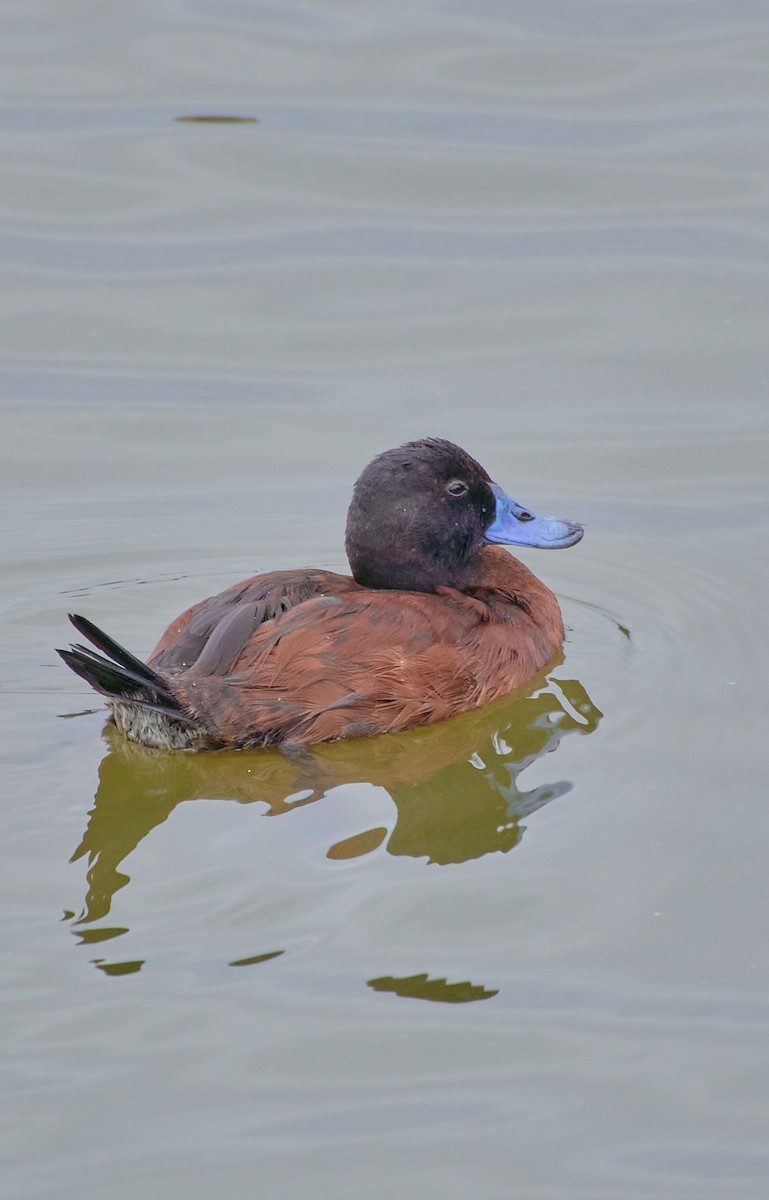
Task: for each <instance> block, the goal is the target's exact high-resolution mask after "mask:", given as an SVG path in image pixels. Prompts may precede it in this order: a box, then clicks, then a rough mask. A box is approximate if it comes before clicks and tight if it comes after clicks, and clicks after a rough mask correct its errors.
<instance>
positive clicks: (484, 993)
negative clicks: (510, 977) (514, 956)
mask: <svg viewBox="0 0 769 1200" xmlns="http://www.w3.org/2000/svg"><path fill="white" fill-rule="evenodd" d="M368 986H369V987H370V988H373V989H374V991H375V992H394V993H395V995H396V996H405V997H407V998H409V999H411V1000H437V1001H439V1002H440V1003H442V1004H469V1003H470V1002H471V1001H473V1000H490V999H491V997H492V996H496V995H498V994H499V993H498V991H497V990H495V989H494V988H484V987H481V985H480V984H476V983H468V982H464V983H447V982H446V980H445V979H428V977H427V975H406V976H404V977H403V979H396V978H395V977H394V976H392V975H383V976H382V978H381V979H369V981H368Z"/></svg>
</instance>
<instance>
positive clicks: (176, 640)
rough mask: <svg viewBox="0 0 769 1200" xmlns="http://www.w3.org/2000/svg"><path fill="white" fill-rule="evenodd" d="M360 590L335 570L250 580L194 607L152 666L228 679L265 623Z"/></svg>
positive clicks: (171, 629)
mask: <svg viewBox="0 0 769 1200" xmlns="http://www.w3.org/2000/svg"><path fill="white" fill-rule="evenodd" d="M356 590H358V585H357V584H356V583H355V581H354V580H353V579H352V578H351V577H350V576H349V575H337V574H335V573H334V572H333V571H319V570H305V571H270V572H269V573H268V574H265V575H255V576H253V578H251V579H244V580H243V581H242V582H241V583H236V584H234V585H233V587H230V588H227V589H226V590H225V591H223V592H219V593H218V594H217V595H215V596H209V597H208V599H207V600H201V601H200V602H199V603H198V604H194V605H193V606H192V608H188V609H187V610H186V612H183V613H182V614H181V615H180V616H179V617H177V618H176V620H175V621H172V622H171V624H170V625H169V626H168V628H167V629H166V631H165V633H164V634H163V636H162V637H161V639H160V641H159V642H158V644H157V646H156V647H155V649H154V650H153V651H152V654H151V655H150V656H149V659H148V662H149V663H150V664H151V665H152V666H153V667H154V668H157V669H160V670H162V671H168V672H171V673H176V672H179V671H185V670H189V669H190V668H193V667H194V668H195V671H196V673H202V674H205V675H212V674H214V675H225V674H227V672H228V671H229V670H230V668H231V667H232V666H233V664H234V663H235V662H236V661H237V659H238V658H239V657H240V655H241V654H242V652H243V650H244V648H245V647H246V645H247V644H248V642H249V641H250V639H251V638H252V636H253V635H254V633H255V632H256V630H257V629H258V628H259V626H260V625H262V624H264V622H265V621H273V620H275V619H277V618H280V617H281V616H282V615H283V614H284V613H287V612H289V611H290V610H291V609H293V608H296V607H297V605H300V604H303V603H304V602H305V601H307V600H312V599H314V598H316V597H319V596H344V595H347V594H349V593H350V592H353V591H356Z"/></svg>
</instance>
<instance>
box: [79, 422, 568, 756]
mask: <svg viewBox="0 0 769 1200" xmlns="http://www.w3.org/2000/svg"><path fill="white" fill-rule="evenodd" d="M582 533H583V531H582V527H581V526H580V525H577V524H576V523H575V522H572V521H559V520H557V519H556V518H554V517H541V516H535V514H534V513H532V512H530V511H529V510H528V509H525V508H523V507H522V506H521V505H520V504H518V503H517V502H516V501H515V500H513V499H511V497H510V496H508V495H507V493H506V492H504V491H503V490H502V488H501V487H499V486H498V485H497V484H496V483H494V482H492V480H491V479H490V478H489V476H488V474H487V472H486V471H485V470H484V469H483V467H482V466H481V465H480V463H477V462H476V461H475V459H474V458H471V456H470V455H469V454H467V453H466V451H464V450H462V449H461V448H460V447H459V446H455V445H453V443H451V442H447V441H444V440H442V439H440V438H425V439H423V440H421V441H416V442H407V443H406V444H405V445H404V446H400V447H398V448H396V449H394V450H388V451H386V452H385V453H384V454H380V455H378V457H377V458H375V459H374V460H373V461H372V462H370V463H369V464H368V466H367V467H366V468H365V469H364V471H363V473H362V474H361V476H360V478H359V479H358V481H357V483H356V484H355V487H354V489H353V496H352V501H351V503H350V508H349V511H348V515H347V534H346V540H345V545H346V549H347V557H348V559H349V563H350V567H351V570H352V574H351V575H338V574H335V573H334V572H332V571H322V570H312V569H310V570H297V571H271V572H268V573H267V574H264V575H256V576H254V577H253V578H251V579H246V580H244V581H243V582H242V583H238V584H235V586H234V587H230V588H227V589H226V590H225V591H223V592H220V593H219V594H218V595H216V596H210V597H209V598H208V599H207V600H202V601H200V602H199V603H198V604H195V605H193V606H192V608H188V609H187V611H186V612H183V613H182V614H181V616H179V617H177V619H176V620H175V621H172V622H171V624H170V625H169V626H168V628H167V629H166V631H165V633H164V634H163V636H162V637H161V639H160V641H159V642H158V644H157V646H156V647H155V649H154V650H153V651H152V654H151V655H150V656H149V658H148V660H147V662H146V663H145V662H142V661H141V659H139V658H136V657H135V656H134V655H133V654H131V653H130V652H129V651H127V650H125V649H124V648H123V647H122V646H121V645H119V644H118V643H117V642H115V641H114V640H113V639H112V638H111V637H109V636H108V635H107V634H105V633H103V632H102V630H100V629H98V628H97V627H96V626H95V625H94V624H93V623H92V622H90V621H88V620H87V619H86V618H85V617H80V616H75V615H70V621H71V622H72V624H73V625H74V626H75V628H76V629H77V631H78V632H79V633H80V634H81V635H82V636H83V637H84V638H86V640H87V641H89V642H90V643H91V645H92V646H94V647H95V648H96V649H95V650H92V649H90V648H89V647H87V646H84V645H79V644H78V645H73V646H71V648H70V649H69V650H59V651H58V653H59V654H60V655H61V657H62V658H63V659H64V661H65V662H66V663H67V665H68V666H69V667H71V668H72V670H73V671H75V672H76V673H77V674H78V675H80V676H81V678H83V679H85V680H86V681H87V682H88V683H89V684H91V686H92V687H94V688H95V689H96V691H98V692H101V693H102V695H104V696H106V697H107V700H108V702H109V705H110V707H111V709H112V718H113V720H114V722H115V725H116V726H117V727H118V729H119V730H121V731H122V733H123V734H125V736H126V737H127V738H129V739H130V740H132V741H135V742H140V743H142V744H143V745H145V746H152V747H156V748H160V749H186V750H209V749H216V748H221V747H230V748H238V747H259V746H269V745H281V744H286V745H290V744H292V743H293V744H299V745H301V744H303V743H305V744H306V743H312V742H323V741H331V740H333V739H335V738H348V737H361V736H365V735H370V734H376V733H387V732H394V731H396V730H401V729H405V728H407V727H408V726H411V725H427V724H431V723H433V722H435V721H442V720H444V719H445V718H447V717H450V716H452V715H453V714H454V713H458V712H463V711H465V710H467V709H471V708H476V707H478V706H479V705H481V704H485V703H486V702H487V701H489V700H494V699H496V698H497V697H498V696H502V695H505V694H506V693H507V692H510V691H512V690H513V689H514V688H516V687H519V686H520V685H521V684H523V683H526V681H527V680H529V679H530V678H531V677H532V676H533V675H535V674H536V672H537V671H538V670H540V668H542V667H543V666H545V665H546V664H547V663H548V662H549V661H550V659H551V658H552V657H553V656H554V655H555V654H556V652H557V651H558V649H559V647H560V645H561V643H562V642H563V637H564V630H563V621H562V619H561V612H560V609H559V607H558V601H557V600H556V598H555V596H554V595H553V593H552V592H551V591H550V589H549V588H547V587H546V586H545V585H544V584H543V583H541V582H540V581H539V580H538V579H537V578H536V576H535V575H533V574H532V572H531V571H529V569H528V568H527V567H525V566H524V565H523V563H521V562H519V561H518V559H516V558H514V557H513V556H512V555H511V554H510V553H509V552H508V551H507V550H503V549H502V546H503V545H520V546H539V547H543V548H547V549H560V548H563V547H566V546H573V545H574V544H575V543H576V542H578V541H579V540H580V538H581V537H582ZM97 651H99V652H100V653H97Z"/></svg>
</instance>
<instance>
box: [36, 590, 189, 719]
mask: <svg viewBox="0 0 769 1200" xmlns="http://www.w3.org/2000/svg"><path fill="white" fill-rule="evenodd" d="M69 619H70V621H71V622H72V624H73V625H74V626H75V629H77V631H78V633H82V635H83V636H84V637H86V638H87V639H88V641H89V642H92V643H93V645H94V646H96V647H97V648H98V649H99V650H102V651H103V652H104V654H106V655H107V656H108V657H106V658H103V657H102V655H101V654H96V653H95V652H94V651H93V650H91V649H90V647H88V646H82V645H80V644H75V645H72V646H70V648H69V650H57V651H56V653H57V654H58V655H59V656H60V658H62V659H63V660H64V662H65V663H66V664H67V666H68V667H69V668H70V670H72V671H74V672H75V674H76V675H79V676H80V678H81V679H84V680H85V681H86V683H88V684H90V685H91V687H92V688H95V689H96V691H97V692H101V694H102V695H103V696H106V697H107V699H109V700H125V701H129V702H130V703H132V704H138V705H140V706H141V707H142V708H148V709H152V710H153V711H154V712H159V713H163V714H164V715H165V716H169V717H173V718H174V719H175V720H177V721H185V720H188V721H190V723H191V724H195V722H194V721H193V720H192V719H191V718H190V717H188V716H187V714H186V713H185V711H184V709H183V707H182V705H181V704H180V702H179V701H178V700H177V699H176V697H175V696H174V695H173V693H172V692H171V690H170V688H169V686H168V684H167V683H166V681H165V680H164V679H163V677H162V676H161V675H158V673H157V672H156V671H153V669H152V667H149V666H147V664H146V663H143V662H142V661H141V659H139V658H136V657H135V655H133V654H131V653H130V651H128V650H126V649H125V647H124V646H121V645H120V644H119V642H116V641H114V640H113V639H112V638H111V637H109V636H108V635H107V634H106V633H104V632H103V630H101V629H99V628H98V626H96V625H94V624H93V623H92V622H91V621H88V620H86V618H85V617H80V616H77V615H75V614H70V618H69ZM110 660H111V661H110Z"/></svg>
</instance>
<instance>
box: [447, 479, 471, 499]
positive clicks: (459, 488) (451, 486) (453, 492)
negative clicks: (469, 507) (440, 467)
mask: <svg viewBox="0 0 769 1200" xmlns="http://www.w3.org/2000/svg"><path fill="white" fill-rule="evenodd" d="M446 491H447V492H448V494H449V495H450V496H464V494H465V492H466V491H467V484H466V483H465V481H464V479H452V481H451V483H447V484H446Z"/></svg>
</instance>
